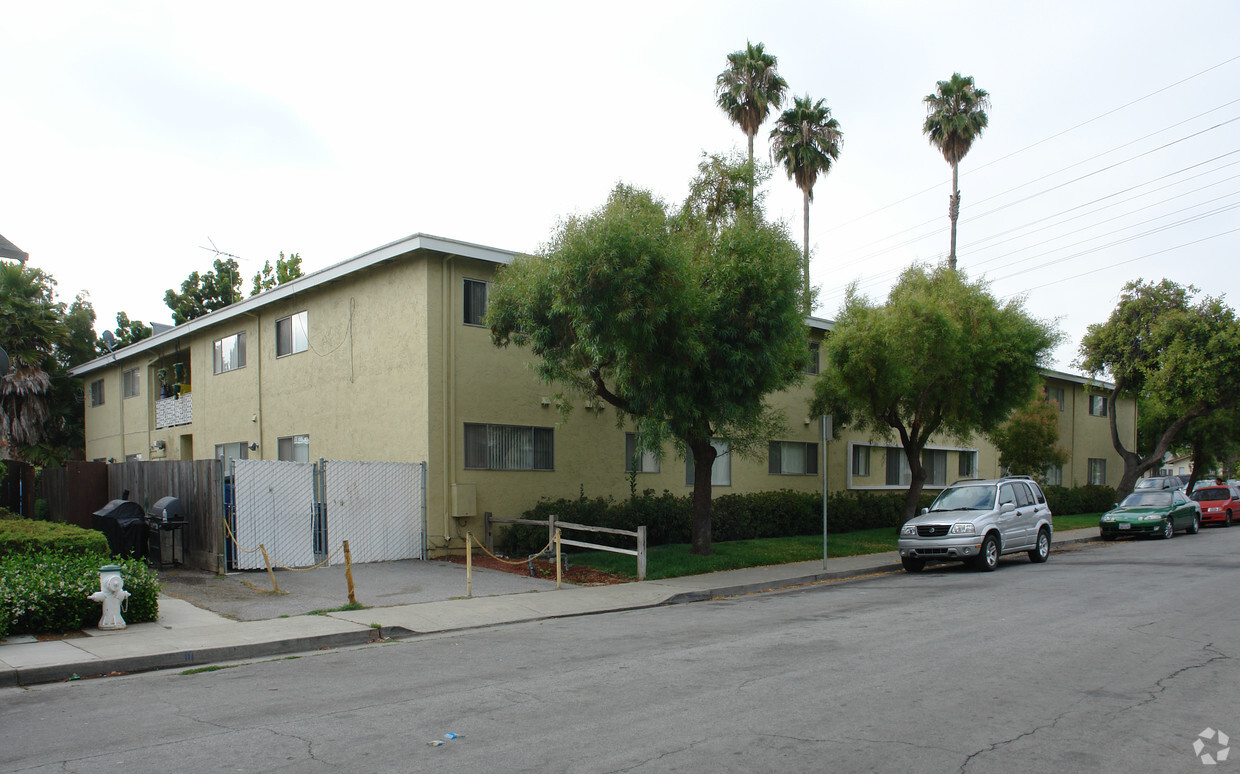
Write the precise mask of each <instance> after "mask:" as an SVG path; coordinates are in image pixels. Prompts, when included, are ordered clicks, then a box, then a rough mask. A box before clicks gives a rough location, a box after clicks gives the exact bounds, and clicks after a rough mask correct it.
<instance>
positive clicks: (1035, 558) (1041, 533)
mask: <svg viewBox="0 0 1240 774" xmlns="http://www.w3.org/2000/svg"><path fill="white" fill-rule="evenodd" d="M1049 558H1051V533H1050V531H1049V530H1047V529H1046V528H1045V527H1043V528H1042V529H1040V530H1038V546H1037V548H1035V549H1033V550H1032V551H1030V552H1029V561H1031V562H1033V563H1034V564H1041V563H1042V562H1045V561H1046V560H1047V559H1049Z"/></svg>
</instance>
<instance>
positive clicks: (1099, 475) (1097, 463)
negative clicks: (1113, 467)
mask: <svg viewBox="0 0 1240 774" xmlns="http://www.w3.org/2000/svg"><path fill="white" fill-rule="evenodd" d="M1106 482H1107V461H1106V460H1099V459H1090V461H1089V483H1091V484H1100V485H1105V484H1106Z"/></svg>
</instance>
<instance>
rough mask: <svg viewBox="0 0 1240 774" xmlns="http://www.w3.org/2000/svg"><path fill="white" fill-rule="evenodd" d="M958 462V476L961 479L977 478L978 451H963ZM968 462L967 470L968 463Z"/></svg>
mask: <svg viewBox="0 0 1240 774" xmlns="http://www.w3.org/2000/svg"><path fill="white" fill-rule="evenodd" d="M958 454H959V457H958V458H957V460H956V474H957V475H958V476H959V477H960V478H977V450H976V449H961V450H960V452H959V453H958ZM966 460H967V461H968V462H967V470H966V469H965V468H966V462H965V461H966Z"/></svg>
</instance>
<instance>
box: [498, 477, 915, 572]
mask: <svg viewBox="0 0 1240 774" xmlns="http://www.w3.org/2000/svg"><path fill="white" fill-rule="evenodd" d="M933 499H934V496H933V495H932V494H929V493H923V495H922V498H921V504H922V505H923V506H924V505H929V504H930V502H931V501H932V500H933ZM827 507H828V513H827V518H828V526H829V529H830V531H831V532H832V533H835V534H839V533H844V532H854V531H856V530H862V529H875V528H879V527H893V528H894V527H898V526H900V525H901V524H902V523H903V521H904V519H903V513H904V492H834V493H831V494H830V496H829V499H828V501H827ZM553 514H554V515H555V517H556V519H557V520H558V521H568V522H575V523H577V524H589V525H590V526H594V527H609V528H611V529H623V530H628V531H635V530H636V529H637V528H638V527H639V526H643V525H644V526H645V527H646V544H647V545H648V546H657V545H664V544H667V543H688V542H689V541H690V537H691V523H692V520H693V503H692V499H691V498H690V497H689V496H687V495H686V496H680V497H678V496H676V495H673V494H672V493H671V492H668V491H667V490H664V491H663V493H662V494H660V495H655V494H654V490H651V489H647V490H646V491H645V492H643V493H642V495H641V496H640V497H633V498H629V499H627V500H624V501H622V502H616V501H614V500H612V499H611V498H602V497H600V498H594V499H585V498H580V499H576V500H568V499H559V500H542V501H540V502H539V503H538V504H537V505H535V506H534V507H533V508H531V509H529V510H528V511H526V512H525V513H523V514H521V518H523V519H531V520H538V521H543V520H546V519H547V518H548V517H550V516H551V515H553ZM821 532H822V495H821V494H819V493H817V492H796V491H792V490H786V489H785V490H779V491H774V492H753V493H749V494H729V495H722V496H720V497H716V498H715V500H714V504H713V507H712V512H711V539H712V540H713V541H719V542H723V541H732V540H753V539H761V538H773V537H791V536H794V535H814V534H821ZM575 537H579V538H580V539H583V540H586V541H588V542H591V543H599V544H601V545H608V546H616V547H621V548H632V547H633V539H632V538H630V537H625V536H622V535H608V534H605V533H594V534H590V535H589V536H588V537H586V536H583V535H580V534H578V535H576V536H575ZM546 544H547V530H546V528H545V527H535V526H527V525H514V526H512V527H509V528H508V529H506V530H504V532H503V533H502V534H501V535H500V537H499V540H498V541H497V547H498V548H499V550H500V551H502V552H503V553H505V554H507V555H508V556H522V555H528V554H532V553H534V552H535V551H537V550H539V549H541V548H542V547H543V546H545V545H546Z"/></svg>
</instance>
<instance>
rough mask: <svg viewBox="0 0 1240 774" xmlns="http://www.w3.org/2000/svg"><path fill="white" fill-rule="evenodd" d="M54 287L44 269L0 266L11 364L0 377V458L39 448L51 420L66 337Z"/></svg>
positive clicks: (0, 319)
mask: <svg viewBox="0 0 1240 774" xmlns="http://www.w3.org/2000/svg"><path fill="white" fill-rule="evenodd" d="M54 285H55V280H53V279H52V278H51V276H50V275H48V274H46V273H45V272H44V271H43V270H42V269H36V268H33V267H27V266H25V265H23V264H20V263H8V264H3V265H0V339H2V340H3V341H4V343H5V345H6V349H8V353H9V357H10V360H11V363H10V368H9V370H8V372H7V373H5V374H3V375H0V456H9V455H12V454H14V452H15V451H16V448H17V447H22V446H26V445H30V444H34V443H38V442H39V441H40V440H42V439H43V436H44V432H45V429H46V425H47V423H48V421H49V420H50V419H51V418H52V406H51V401H50V392H51V389H52V378H51V377H52V372H53V371H54V370H55V366H56V361H55V347H56V345H57V343H58V342H60V341H61V340H62V339H63V337H64V333H65V328H64V323H63V321H62V314H63V312H64V308H63V304H59V303H57V302H56V300H55V297H54V291H53V286H54Z"/></svg>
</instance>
